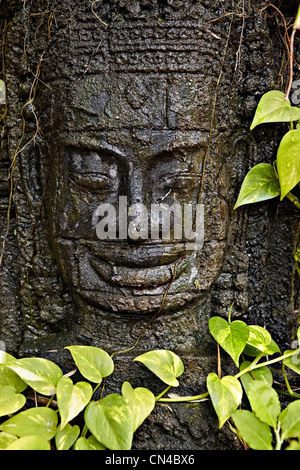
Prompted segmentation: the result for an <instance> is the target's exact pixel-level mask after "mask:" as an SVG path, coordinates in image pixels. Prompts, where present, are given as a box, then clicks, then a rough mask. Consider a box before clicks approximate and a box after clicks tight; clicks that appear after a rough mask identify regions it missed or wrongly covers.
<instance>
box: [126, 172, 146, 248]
mask: <svg viewBox="0 0 300 470" xmlns="http://www.w3.org/2000/svg"><path fill="white" fill-rule="evenodd" d="M144 187H145V186H144V178H143V175H142V174H141V171H140V170H139V169H138V168H134V167H133V166H132V167H131V171H130V173H129V198H128V216H129V218H128V237H129V240H132V241H138V242H140V241H142V240H147V239H148V236H149V234H148V228H149V215H148V208H147V207H146V196H145V190H144Z"/></svg>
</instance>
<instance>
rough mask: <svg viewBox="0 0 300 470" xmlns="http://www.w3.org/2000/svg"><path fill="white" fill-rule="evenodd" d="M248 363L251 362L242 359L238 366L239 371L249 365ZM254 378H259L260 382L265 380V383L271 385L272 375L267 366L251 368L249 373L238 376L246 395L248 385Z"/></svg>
mask: <svg viewBox="0 0 300 470" xmlns="http://www.w3.org/2000/svg"><path fill="white" fill-rule="evenodd" d="M250 364H251V362H250V361H244V362H243V363H242V364H241V366H240V371H243V370H244V369H246V368H247V367H248V366H250ZM254 380H261V381H262V382H265V383H266V384H268V385H270V386H272V384H273V375H272V372H271V370H270V369H269V367H267V366H262V367H259V368H258V369H254V370H252V371H251V374H250V373H249V372H247V373H246V374H244V375H242V376H241V377H240V381H241V382H242V385H243V387H244V389H245V392H246V394H247V395H248V390H249V386H250V385H251V384H252V382H253V381H254Z"/></svg>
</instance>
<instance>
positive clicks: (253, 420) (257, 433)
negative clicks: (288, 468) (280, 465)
mask: <svg viewBox="0 0 300 470" xmlns="http://www.w3.org/2000/svg"><path fill="white" fill-rule="evenodd" d="M232 419H233V422H234V424H235V426H236V427H237V429H238V430H239V432H240V434H241V436H242V438H243V440H244V441H245V442H246V443H247V444H248V445H249V447H250V448H251V449H253V450H272V439H273V436H272V433H271V430H270V427H269V426H268V425H267V424H266V423H262V422H261V421H260V420H259V419H258V418H257V417H256V416H255V414H254V413H251V411H247V410H236V411H235V412H234V413H233V414H232Z"/></svg>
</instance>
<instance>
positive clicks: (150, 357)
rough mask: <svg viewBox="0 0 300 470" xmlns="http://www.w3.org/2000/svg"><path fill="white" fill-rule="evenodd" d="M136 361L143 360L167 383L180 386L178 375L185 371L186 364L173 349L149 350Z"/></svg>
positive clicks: (143, 362)
mask: <svg viewBox="0 0 300 470" xmlns="http://www.w3.org/2000/svg"><path fill="white" fill-rule="evenodd" d="M134 361H139V362H142V364H144V365H145V366H146V367H147V368H148V369H149V370H151V372H153V373H154V374H155V375H157V377H159V378H160V379H161V380H162V381H163V382H165V383H166V384H167V385H171V386H172V387H178V385H179V382H178V380H177V379H176V377H179V376H180V375H181V374H182V373H183V371H184V366H183V362H182V360H181V359H180V358H179V357H178V356H177V354H175V353H173V352H172V351H168V350H167V349H157V350H155V351H149V352H146V353H144V354H141V355H140V356H138V357H136V358H135V359H134Z"/></svg>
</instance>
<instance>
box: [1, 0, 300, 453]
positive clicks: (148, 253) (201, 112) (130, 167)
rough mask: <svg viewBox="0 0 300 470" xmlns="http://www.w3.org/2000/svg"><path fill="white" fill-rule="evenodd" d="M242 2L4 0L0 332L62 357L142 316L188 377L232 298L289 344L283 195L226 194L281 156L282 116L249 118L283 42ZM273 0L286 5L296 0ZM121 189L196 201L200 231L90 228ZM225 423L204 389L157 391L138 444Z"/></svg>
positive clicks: (293, 219) (291, 327) (238, 312)
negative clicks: (245, 201)
mask: <svg viewBox="0 0 300 470" xmlns="http://www.w3.org/2000/svg"><path fill="white" fill-rule="evenodd" d="M246 3H247V5H245V10H244V11H242V2H231V1H229V0H228V1H222V2H219V1H205V0H202V1H200V2H199V1H197V2H196V1H193V0H183V1H173V0H157V1H156V0H155V1H148V0H140V1H138V0H135V1H123V2H120V1H117V0H116V1H108V0H99V1H97V2H94V3H93V8H91V2H88V1H81V2H75V1H73V0H64V1H63V2H50V1H49V2H47V1H33V2H31V3H30V4H28V5H26V8H25V5H24V6H23V7H20V5H19V3H18V2H2V4H1V5H2V6H1V7H2V8H3V13H4V14H3V15H2V16H1V18H4V20H3V19H2V20H0V21H2V24H3V27H5V28H6V26H7V30H6V31H5V48H4V50H3V51H4V62H3V63H4V72H5V75H4V76H5V81H6V86H7V112H6V115H5V120H4V121H3V126H2V124H1V126H2V127H1V129H3V132H2V134H1V135H2V136H3V139H2V144H1V149H0V178H1V181H0V227H1V234H3V236H5V233H6V228H7V208H8V203H9V190H10V188H9V184H8V182H7V174H8V170H9V167H10V163H11V162H13V166H12V168H11V169H13V181H14V187H13V192H12V194H13V199H12V202H13V205H12V210H11V212H10V230H9V235H8V237H7V239H6V243H5V250H4V253H3V261H2V266H1V273H0V278H1V286H2V294H1V299H0V325H1V336H0V339H1V340H3V341H4V342H5V345H6V347H7V350H8V351H9V352H11V353H13V354H19V355H32V354H41V355H43V356H47V355H48V356H49V352H48V351H49V350H52V351H53V350H56V351H57V353H55V354H54V356H53V359H55V360H59V361H61V362H62V365H63V366H64V367H67V366H66V363H67V362H68V361H67V359H66V357H65V354H64V351H63V348H64V346H67V345H69V344H92V345H96V346H99V347H101V348H103V349H106V350H107V351H109V352H115V351H122V350H127V349H128V348H131V347H132V346H133V345H134V344H135V342H136V341H137V339H138V338H139V336H140V335H141V334H142V335H141V337H140V339H139V341H138V344H137V345H136V347H135V348H134V350H133V351H134V352H133V354H135V355H137V354H139V353H141V352H142V351H145V350H150V349H154V348H170V349H172V350H174V351H175V352H177V353H178V354H179V355H180V356H181V357H182V358H183V360H184V361H185V365H186V372H185V376H184V378H183V383H182V388H181V389H180V392H181V393H182V394H198V393H201V392H202V390H201V389H202V388H203V387H205V378H206V376H207V374H208V373H209V372H211V371H215V370H216V348H215V344H214V341H213V340H212V338H211V336H210V334H209V331H208V320H209V318H210V316H212V315H216V314H217V315H222V316H224V317H226V316H227V313H228V309H229V307H230V305H231V304H232V302H234V308H233V312H232V313H233V316H234V317H235V318H240V319H243V320H244V321H246V322H247V323H256V324H259V325H261V326H266V328H267V329H268V330H269V331H270V332H271V333H272V335H273V337H274V339H275V340H276V341H278V342H279V344H280V345H281V346H282V348H285V347H286V346H288V347H289V346H290V342H291V339H292V338H293V334H294V331H295V327H296V314H295V312H294V311H295V310H296V309H297V305H298V304H297V295H298V294H297V292H298V290H297V289H298V287H297V281H295V279H294V260H293V252H294V248H295V245H296V243H297V237H298V234H297V226H298V221H299V217H298V215H297V214H296V212H295V210H294V209H293V207H290V205H289V204H288V203H287V202H285V201H284V202H282V203H280V204H278V201H271V202H268V203H262V204H260V205H256V206H255V207H254V206H252V207H245V208H240V209H239V210H237V211H234V210H233V206H234V203H235V200H236V197H237V195H238V192H239V188H240V184H241V182H242V180H243V178H244V176H245V174H246V172H247V170H248V168H250V167H251V166H253V165H254V164H256V163H259V162H261V161H268V162H271V161H273V160H274V158H275V155H276V146H277V145H278V142H279V139H280V138H281V135H282V132H283V129H282V128H281V127H279V126H273V127H268V126H264V127H262V128H257V129H256V130H255V131H253V132H250V131H249V127H250V123H251V120H252V117H253V114H254V111H255V108H256V105H257V102H258V100H259V98H260V97H261V95H262V94H263V93H264V92H266V91H268V90H269V89H271V88H274V87H276V86H277V83H278V80H279V78H280V77H279V72H280V64H281V58H282V53H283V46H282V44H281V42H280V37H279V36H278V32H277V29H276V28H277V27H276V21H275V17H274V11H270V10H269V9H268V10H264V11H261V2H259V1H252V2H251V4H250V2H249V5H248V2H246ZM1 7H0V8H1ZM282 8H284V9H283V11H284V14H285V15H286V17H287V19H288V18H292V16H293V14H294V6H293V5H292V4H291V3H288V4H287V5H286V6H284V5H282ZM268 16H269V17H268ZM6 20H7V23H6V22H5V21H6ZM23 125H24V134H23ZM8 157H9V158H10V160H11V161H10V160H9V158H8ZM14 164H16V165H14ZM119 196H126V197H127V198H128V203H129V205H132V204H134V203H137V204H140V203H143V204H145V205H146V206H147V207H149V206H150V205H151V203H152V204H153V203H155V202H160V201H163V202H164V203H166V204H168V205H171V204H173V203H174V202H179V203H180V204H184V203H190V202H193V203H194V204H195V203H196V202H197V201H198V202H201V203H202V204H203V205H204V208H205V230H204V235H205V238H204V246H203V249H202V250H201V251H191V252H188V253H187V254H185V249H184V245H183V243H177V244H174V243H173V240H172V239H169V240H167V241H164V243H162V242H161V241H160V242H159V243H157V242H155V241H153V240H150V242H149V240H148V239H137V240H132V239H131V240H129V239H128V238H126V237H124V238H122V239H121V240H115V241H103V240H99V238H98V237H97V233H96V226H97V221H98V219H97V217H96V216H95V213H96V210H97V207H98V206H99V204H100V203H104V202H105V203H108V202H109V203H111V204H113V205H115V207H116V208H117V210H118V208H119ZM183 255H184V256H183ZM173 276H174V280H173V282H172V283H170V281H171V279H172V277H173ZM166 293H167V295H166V296H165V294H166ZM162 302H164V303H163V309H162V310H161V309H160V307H161V305H162ZM158 312H159V314H158ZM155 315H156V317H154V316H155ZM151 319H152V320H153V321H151ZM147 325H148V326H147ZM117 357H118V358H121V357H122V354H119V355H118V356H117ZM51 358H52V356H51ZM65 361H67V362H65ZM118 361H119V362H118V364H119V365H118V367H119V370H120V375H119V379H118V378H116V379H112V381H111V385H109V384H108V390H110V388H109V387H111V390H113V389H114V388H118V387H120V383H121V379H122V378H124V380H127V377H128V376H130V377H131V380H132V381H133V382H135V381H136V379H143V380H144V379H145V382H146V383H147V381H149V378H147V375H146V376H144V375H143V374H142V375H139V374H140V372H139V371H138V370H137V368H136V367H134V368H133V369H132V356H128V354H123V362H122V359H118ZM136 374H137V375H136ZM143 380H141V382H140V381H139V380H138V385H139V386H141V385H143ZM135 383H136V382H135ZM151 384H152V382H151V380H150V382H149V386H151ZM202 386H203V387H202ZM199 388H200V390H199ZM158 393H159V390H158ZM194 418H195V420H197V425H196V426H194V425H192V426H191V423H192V422H193V423H194V421H193V420H194ZM198 418H199V419H198ZM210 423H214V424H211V426H210ZM212 429H214V431H212ZM181 430H182V432H181ZM224 433H225V434H224V435H222V437H221V438H220V437H219V434H218V430H217V425H216V420H215V417H214V416H213V414H211V409H210V408H209V405H208V403H203V404H202V403H200V404H197V405H193V406H192V407H187V406H183V405H182V406H181V405H176V406H175V407H174V413H172V414H170V411H169V410H166V409H158V410H157V411H156V414H155V416H154V418H150V421H149V422H148V426H147V425H146V424H145V425H144V426H143V428H142V429H141V430H140V431H139V434H138V435H137V440H136V443H135V446H136V448H158V447H159V446H163V447H164V448H166V449H170V448H178V449H191V448H195V449H196V448H197V449H198V448H200V449H216V448H222V449H223V448H231V447H233V448H235V446H236V442H235V441H234V439H233V436H232V437H231V439H230V437H229V435H227V434H226V433H227V431H224Z"/></svg>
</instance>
